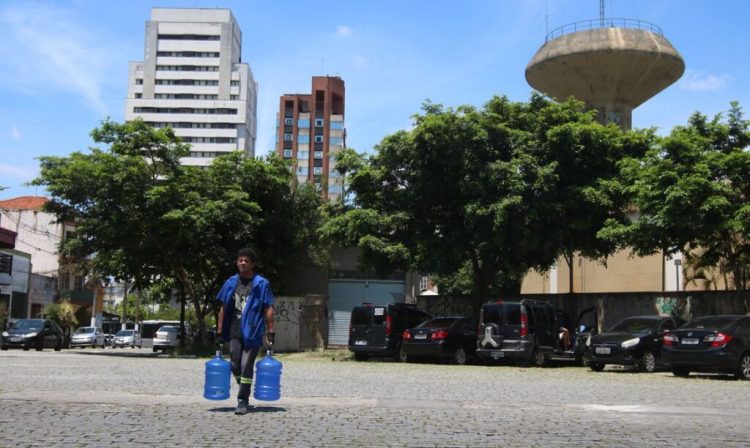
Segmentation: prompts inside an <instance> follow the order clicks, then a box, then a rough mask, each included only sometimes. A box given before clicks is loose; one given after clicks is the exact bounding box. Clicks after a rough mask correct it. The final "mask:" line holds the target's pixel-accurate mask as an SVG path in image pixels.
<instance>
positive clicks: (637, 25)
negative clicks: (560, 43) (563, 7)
mask: <svg viewBox="0 0 750 448" xmlns="http://www.w3.org/2000/svg"><path fill="white" fill-rule="evenodd" d="M599 28H631V29H637V30H644V31H651V32H652V33H656V34H659V35H661V36H663V35H664V32H663V31H662V30H661V28H660V27H659V26H657V25H654V24H653V23H650V22H646V21H643V20H638V19H622V18H600V19H589V20H581V21H579V22H573V23H569V24H567V25H563V26H561V27H559V28H555V29H554V30H552V31H550V32H549V33H548V34H547V37H545V38H544V41H545V42H547V41H549V40H552V39H557V38H558V37H560V36H563V35H565V34H571V33H577V32H578V31H588V30H595V29H599Z"/></svg>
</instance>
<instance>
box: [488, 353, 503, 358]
mask: <svg viewBox="0 0 750 448" xmlns="http://www.w3.org/2000/svg"><path fill="white" fill-rule="evenodd" d="M490 357H492V359H497V358H504V357H505V353H504V352H492V353H491V354H490Z"/></svg>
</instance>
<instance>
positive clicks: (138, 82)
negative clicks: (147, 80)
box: [135, 78, 143, 86]
mask: <svg viewBox="0 0 750 448" xmlns="http://www.w3.org/2000/svg"><path fill="white" fill-rule="evenodd" d="M135 85H137V86H140V85H143V79H141V78H136V79H135Z"/></svg>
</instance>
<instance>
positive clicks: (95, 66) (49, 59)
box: [0, 2, 114, 115]
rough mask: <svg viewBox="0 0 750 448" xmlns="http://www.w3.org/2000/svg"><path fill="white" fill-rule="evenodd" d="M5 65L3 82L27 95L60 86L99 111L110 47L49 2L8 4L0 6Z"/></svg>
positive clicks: (102, 110)
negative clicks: (0, 7) (4, 40)
mask: <svg viewBox="0 0 750 448" xmlns="http://www.w3.org/2000/svg"><path fill="white" fill-rule="evenodd" d="M0 26H2V27H3V28H5V31H4V32H3V36H4V39H6V42H4V44H3V46H4V47H5V49H4V50H0V57H2V58H3V59H5V61H4V62H5V63H7V65H6V67H9V68H10V70H5V71H6V73H5V74H4V75H3V77H4V78H5V79H4V80H3V82H6V83H11V84H12V85H14V86H15V87H16V88H21V89H23V90H25V91H27V92H29V93H36V92H39V91H45V92H49V91H50V90H60V91H65V92H69V93H73V94H75V95H79V96H81V97H82V99H83V102H84V103H85V104H86V105H87V106H88V107H90V108H91V109H93V110H95V111H96V112H98V113H99V114H101V115H105V114H106V106H105V103H104V100H103V99H102V92H103V90H104V88H103V85H104V84H105V82H106V79H107V75H106V74H105V73H104V72H105V68H106V66H107V61H109V60H110V58H111V57H110V56H109V55H111V54H113V53H114V51H113V50H114V49H113V48H109V49H108V48H106V43H105V42H101V41H100V40H98V39H97V36H96V35H95V33H96V30H90V29H88V28H87V27H85V26H83V25H80V24H79V23H78V22H77V20H76V18H75V17H73V16H72V15H71V14H70V12H69V11H67V10H65V9H61V8H55V7H53V6H51V5H49V4H44V5H40V4H35V3H32V2H24V3H12V4H10V5H9V6H7V7H6V8H4V9H2V10H0Z"/></svg>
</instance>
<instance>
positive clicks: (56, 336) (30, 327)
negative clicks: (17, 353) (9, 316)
mask: <svg viewBox="0 0 750 448" xmlns="http://www.w3.org/2000/svg"><path fill="white" fill-rule="evenodd" d="M64 341H65V335H64V334H63V331H62V329H60V327H59V326H58V325H57V323H56V322H55V321H53V320H49V319H19V320H17V321H15V322H14V323H12V324H11V326H10V328H8V330H7V331H3V334H2V338H0V349H2V350H8V349H9V348H22V349H23V350H29V349H30V348H32V347H33V348H34V349H35V350H37V351H41V350H43V349H45V348H53V349H55V351H57V352H59V351H60V350H62V347H63V343H64Z"/></svg>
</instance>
